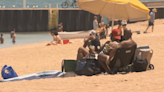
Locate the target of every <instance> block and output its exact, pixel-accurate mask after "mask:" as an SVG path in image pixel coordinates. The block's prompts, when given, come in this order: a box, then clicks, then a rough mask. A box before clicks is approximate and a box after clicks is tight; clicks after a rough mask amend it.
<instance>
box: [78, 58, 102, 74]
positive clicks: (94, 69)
mask: <svg viewBox="0 0 164 92" xmlns="http://www.w3.org/2000/svg"><path fill="white" fill-rule="evenodd" d="M75 73H76V74H77V75H87V76H91V75H95V74H99V73H101V71H100V68H99V63H98V60H96V59H83V60H80V61H78V64H77V67H76V71H75Z"/></svg>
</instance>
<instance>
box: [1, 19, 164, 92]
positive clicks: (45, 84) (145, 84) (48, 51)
mask: <svg viewBox="0 0 164 92" xmlns="http://www.w3.org/2000/svg"><path fill="white" fill-rule="evenodd" d="M147 24H148V22H147V21H145V22H138V23H134V24H128V26H127V27H128V28H131V29H132V30H133V31H137V30H140V31H141V34H140V35H137V34H135V33H134V35H133V39H134V40H135V41H136V42H137V44H138V46H144V45H149V46H150V47H151V48H152V49H153V50H154V55H153V58H152V60H151V62H152V63H153V64H154V65H155V70H151V71H146V72H141V73H135V72H134V73H129V74H126V75H122V74H117V75H99V76H92V77H86V76H80V77H72V78H51V79H39V80H30V81H29V80H26V81H17V82H4V83H0V92H8V91H12V92H59V91H62V92H70V91H73V92H89V91H92V92H141V91H142V92H164V77H163V76H164V70H163V69H164V63H163V60H164V58H163V57H164V46H163V45H164V44H163V43H164V30H163V27H164V19H157V20H155V28H154V32H153V33H152V32H151V28H149V32H150V33H147V34H143V31H144V30H145V29H146V27H147ZM115 28H116V26H115ZM108 39H109V38H108ZM74 40H79V39H74ZM81 40H82V39H81ZM105 41H106V40H102V41H101V42H102V43H104V42H105ZM46 44H47V42H42V43H35V44H27V45H20V46H14V47H9V48H4V49H0V69H2V67H3V66H4V65H5V64H7V65H10V66H12V67H13V68H14V70H15V71H16V72H17V74H18V75H19V76H21V75H26V74H31V73H36V72H41V71H45V70H61V61H62V60H63V59H76V54H77V49H78V47H80V46H82V44H83V42H76V43H73V44H67V45H57V46H45V45H46ZM0 79H2V77H0Z"/></svg>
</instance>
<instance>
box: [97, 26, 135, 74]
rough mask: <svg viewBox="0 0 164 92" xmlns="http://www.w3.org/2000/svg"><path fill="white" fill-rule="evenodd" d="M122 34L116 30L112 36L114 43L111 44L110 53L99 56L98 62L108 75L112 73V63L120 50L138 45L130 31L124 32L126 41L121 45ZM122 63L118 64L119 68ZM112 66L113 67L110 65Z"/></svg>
mask: <svg viewBox="0 0 164 92" xmlns="http://www.w3.org/2000/svg"><path fill="white" fill-rule="evenodd" d="M120 33H121V32H120V30H117V29H114V30H113V31H112V34H111V40H112V42H110V43H109V47H108V53H107V54H102V53H101V54H99V55H98V61H99V62H100V64H101V66H102V67H103V68H104V69H105V71H106V72H107V73H109V74H110V73H111V70H110V67H109V65H110V61H111V60H112V59H113V57H114V56H115V52H116V50H117V49H118V48H130V47H133V46H134V45H136V43H135V42H134V41H133V40H132V32H131V30H130V29H125V30H124V39H125V40H124V41H122V42H120V43H119V40H120V39H121V36H120V35H119V34H120ZM120 63H121V62H116V66H118V67H119V65H120ZM110 66H111V65H110Z"/></svg>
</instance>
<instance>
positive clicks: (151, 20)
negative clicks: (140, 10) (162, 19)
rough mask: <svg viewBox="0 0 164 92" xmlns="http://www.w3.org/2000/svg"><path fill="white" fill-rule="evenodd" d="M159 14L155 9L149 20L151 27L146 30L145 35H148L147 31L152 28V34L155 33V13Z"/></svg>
mask: <svg viewBox="0 0 164 92" xmlns="http://www.w3.org/2000/svg"><path fill="white" fill-rule="evenodd" d="M156 12H157V9H155V8H154V9H153V10H152V12H150V19H149V25H148V27H147V29H146V31H144V33H147V30H148V28H149V27H150V26H152V32H153V29H154V19H155V13H156Z"/></svg>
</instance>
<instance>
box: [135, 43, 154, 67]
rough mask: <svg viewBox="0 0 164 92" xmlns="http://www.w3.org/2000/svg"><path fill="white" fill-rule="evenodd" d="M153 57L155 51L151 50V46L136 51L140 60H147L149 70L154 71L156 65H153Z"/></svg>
mask: <svg viewBox="0 0 164 92" xmlns="http://www.w3.org/2000/svg"><path fill="white" fill-rule="evenodd" d="M152 56H153V50H152V49H150V47H149V46H141V47H138V48H137V50H136V56H135V57H137V59H138V60H145V59H147V61H148V65H147V70H149V69H154V65H153V64H151V58H152Z"/></svg>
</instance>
